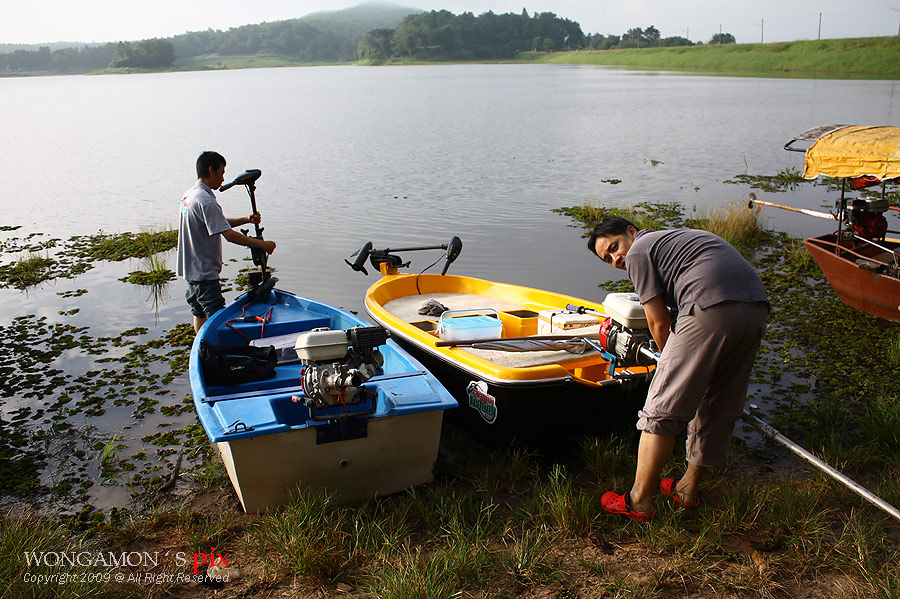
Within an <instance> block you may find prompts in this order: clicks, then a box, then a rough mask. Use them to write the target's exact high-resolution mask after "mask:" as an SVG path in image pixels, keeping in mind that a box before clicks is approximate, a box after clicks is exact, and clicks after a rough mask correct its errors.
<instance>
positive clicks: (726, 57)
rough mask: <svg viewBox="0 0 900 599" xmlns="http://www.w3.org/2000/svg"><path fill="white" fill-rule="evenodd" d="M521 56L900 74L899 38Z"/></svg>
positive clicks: (568, 61)
mask: <svg viewBox="0 0 900 599" xmlns="http://www.w3.org/2000/svg"><path fill="white" fill-rule="evenodd" d="M523 58H525V59H527V60H529V61H534V62H539V63H551V64H596V65H610V66H616V65H618V66H629V67H664V68H673V69H689V70H695V69H696V70H703V71H723V72H745V73H778V72H780V73H797V74H801V73H821V74H828V75H833V74H841V75H848V76H853V75H859V76H879V77H886V78H895V77H896V76H898V75H900V37H895V36H892V37H866V38H848V39H829V40H816V41H798V42H778V43H771V44H753V43H747V44H725V45H705V46H683V47H676V48H639V49H631V50H591V51H577V52H554V53H549V54H543V53H542V54H539V55H534V54H529V55H527V56H526V57H523Z"/></svg>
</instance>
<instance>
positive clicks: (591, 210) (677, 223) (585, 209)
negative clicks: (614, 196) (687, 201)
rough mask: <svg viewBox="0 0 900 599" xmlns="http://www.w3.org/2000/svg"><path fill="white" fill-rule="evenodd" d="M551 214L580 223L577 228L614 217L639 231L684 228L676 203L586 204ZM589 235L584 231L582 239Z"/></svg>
mask: <svg viewBox="0 0 900 599" xmlns="http://www.w3.org/2000/svg"><path fill="white" fill-rule="evenodd" d="M553 212H557V213H559V214H565V215H566V216H570V217H572V218H574V219H575V220H576V221H578V222H579V223H581V225H577V226H589V227H593V226H594V225H595V224H597V223H600V222H602V221H604V220H606V219H607V218H612V217H615V216H618V217H622V218H626V219H628V220H630V221H631V222H632V223H634V225H635V226H636V227H637V228H639V229H662V228H666V227H681V226H684V214H683V208H682V206H681V204H678V203H676V202H671V203H657V202H639V203H637V204H635V205H633V206H627V207H625V206H604V205H599V206H596V205H593V204H588V205H585V206H572V207H563V208H556V209H554V210H553ZM589 234H590V231H586V232H585V234H584V237H587V236H588V235H589Z"/></svg>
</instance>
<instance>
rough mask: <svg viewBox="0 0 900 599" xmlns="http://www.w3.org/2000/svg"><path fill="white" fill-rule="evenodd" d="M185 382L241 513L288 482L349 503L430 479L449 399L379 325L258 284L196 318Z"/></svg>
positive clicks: (288, 487)
mask: <svg viewBox="0 0 900 599" xmlns="http://www.w3.org/2000/svg"><path fill="white" fill-rule="evenodd" d="M270 281H271V282H272V283H274V280H273V279H270ZM266 282H267V283H268V282H269V281H266ZM260 297H261V298H262V299H260ZM253 354H258V355H253ZM223 370H224V375H223ZM231 372H237V373H238V376H237V377H230V376H229V373H231ZM248 372H249V374H246V373H248ZM242 373H243V374H242ZM190 381H191V390H192V392H193V396H194V406H195V407H196V410H197V415H198V416H199V418H200V423H201V424H202V425H203V429H204V430H205V431H206V434H207V436H208V437H209V439H210V441H212V442H213V443H214V444H215V445H216V446H217V447H218V449H219V452H220V453H221V455H222V459H223V461H224V463H225V468H226V469H227V471H228V476H229V478H230V479H231V483H232V485H233V486H234V490H235V491H236V493H237V495H238V497H239V498H240V501H241V504H242V505H243V507H244V510H245V511H247V512H257V511H262V510H266V509H269V508H272V507H274V506H277V505H279V504H282V503H285V502H286V501H287V500H288V499H289V497H290V494H291V493H292V492H293V491H295V490H296V489H297V488H298V487H299V488H304V489H310V490H312V491H315V492H328V493H331V494H333V495H334V496H335V497H336V498H337V499H338V500H339V501H350V500H353V499H356V498H361V497H372V496H375V495H386V494H390V493H395V492H397V491H401V490H403V489H406V488H408V487H410V486H412V485H417V484H422V483H427V482H430V481H431V480H432V478H433V475H432V469H433V466H434V462H435V459H436V458H437V451H438V444H439V441H440V435H441V424H442V420H443V413H444V410H446V409H448V408H454V407H456V406H457V403H456V401H455V400H454V399H453V397H452V396H451V395H450V394H449V393H448V392H447V390H446V389H445V388H444V387H443V386H442V385H441V384H440V383H439V382H438V381H437V379H436V378H434V376H433V375H432V374H430V373H429V372H428V371H426V370H425V368H424V367H423V366H422V365H421V364H420V363H419V362H418V361H417V360H415V359H414V358H413V357H412V356H410V355H409V354H408V353H406V351H404V350H403V349H401V348H400V346H398V345H397V344H396V343H395V342H394V341H392V340H390V339H388V338H387V333H386V331H385V330H384V329H382V328H380V327H374V326H372V325H371V324H369V323H367V322H366V321H364V320H362V319H361V318H359V317H358V316H356V315H355V314H352V313H350V312H347V311H345V310H342V309H339V308H336V307H333V306H330V305H327V304H323V303H321V302H316V301H314V300H311V299H307V298H304V297H300V296H297V295H294V294H292V293H288V292H285V291H280V290H278V289H272V288H271V285H268V286H266V285H265V284H263V285H261V286H258V287H257V288H256V290H255V291H252V292H249V293H247V294H244V295H242V296H240V297H238V298H237V300H236V301H234V303H232V304H230V305H229V306H226V307H225V308H224V309H222V310H220V311H219V312H217V313H216V314H214V315H213V316H212V317H211V318H209V320H207V322H206V323H205V324H204V325H203V327H202V328H201V329H200V331H199V332H198V333H197V336H196V338H195V340H194V345H193V347H192V348H191V357H190Z"/></svg>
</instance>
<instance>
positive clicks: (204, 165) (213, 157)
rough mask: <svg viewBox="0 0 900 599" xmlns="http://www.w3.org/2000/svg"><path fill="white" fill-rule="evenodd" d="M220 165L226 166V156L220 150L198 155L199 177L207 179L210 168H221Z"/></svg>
mask: <svg viewBox="0 0 900 599" xmlns="http://www.w3.org/2000/svg"><path fill="white" fill-rule="evenodd" d="M220 166H225V157H224V156H222V155H221V154H219V153H218V152H209V151H207V152H203V153H202V154H200V156H198V157H197V177H198V178H200V179H205V178H207V177H208V176H209V169H210V168H211V169H212V170H214V171H217V170H219V167H220Z"/></svg>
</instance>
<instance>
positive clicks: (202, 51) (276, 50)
mask: <svg viewBox="0 0 900 599" xmlns="http://www.w3.org/2000/svg"><path fill="white" fill-rule="evenodd" d="M422 12H423V11H422V10H420V9H418V8H407V7H403V6H398V5H396V4H390V3H386V2H369V3H365V4H359V5H357V6H353V7H351V8H345V9H343V10H336V11H327V12H317V13H313V14H309V15H306V16H305V17H300V18H297V19H288V20H285V21H272V22H268V23H259V24H256V25H243V26H241V27H233V28H231V29H229V30H227V31H214V30H212V29H209V30H207V31H194V32H189V33H184V34H182V35H176V36H175V37H173V38H170V40H171V42H172V44H173V45H174V47H175V56H176V58H177V59H178V60H183V59H187V58H191V57H194V56H205V55H209V54H219V55H222V56H236V55H254V54H274V55H277V56H283V57H287V58H291V59H295V60H300V61H304V62H346V61H352V60H356V57H357V46H358V45H359V43H360V41H362V40H363V38H364V37H365V35H366V33H367V32H369V31H371V30H373V29H380V28H387V29H393V28H394V27H396V26H397V25H398V24H399V23H400V21H402V20H403V19H404V18H406V17H407V16H409V15H416V14H420V13H422Z"/></svg>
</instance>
